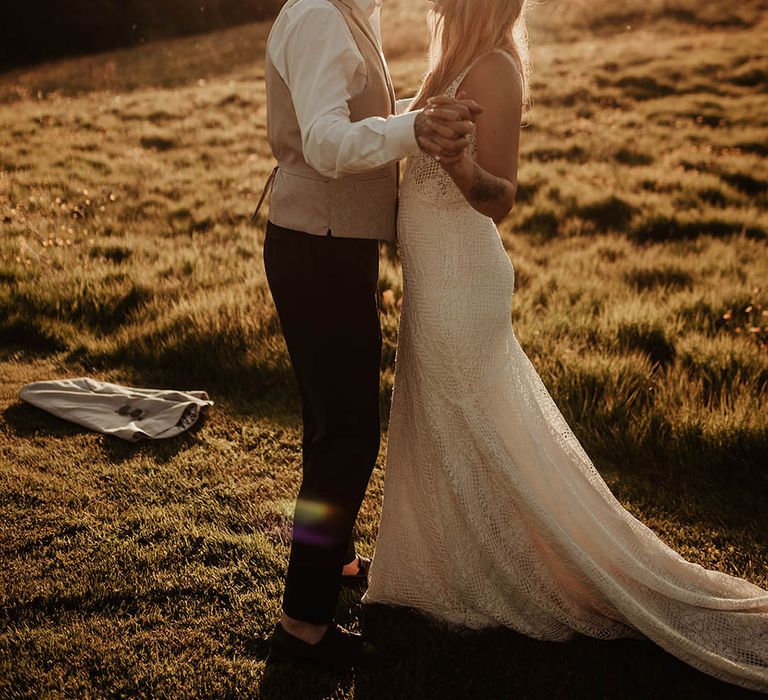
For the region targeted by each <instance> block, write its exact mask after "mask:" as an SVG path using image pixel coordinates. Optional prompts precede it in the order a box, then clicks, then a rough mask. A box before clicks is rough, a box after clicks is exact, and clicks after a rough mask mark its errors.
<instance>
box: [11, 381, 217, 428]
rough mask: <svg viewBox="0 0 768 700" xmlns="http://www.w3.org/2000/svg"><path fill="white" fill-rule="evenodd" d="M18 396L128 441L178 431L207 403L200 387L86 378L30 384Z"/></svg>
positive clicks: (205, 394) (50, 411)
mask: <svg viewBox="0 0 768 700" xmlns="http://www.w3.org/2000/svg"><path fill="white" fill-rule="evenodd" d="M19 397H20V398H21V399H22V400H23V401H26V402H27V403H30V404H32V405H33V406H37V407H38V408H42V409H43V410H44V411H48V413H52V414H53V415H55V416H58V417H59V418H63V419H65V420H68V421H71V422H73V423H77V424H78V425H82V426H84V427H86V428H91V429H92V430H97V431H99V432H101V433H106V434H107V435H114V436H115V437H119V438H122V439H123V440H130V441H131V442H136V441H138V440H143V439H153V440H156V439H160V438H170V437H173V436H175V435H178V434H179V433H183V432H184V431H185V430H188V429H189V428H190V427H192V426H193V425H194V424H195V423H196V422H197V420H198V418H199V417H200V415H201V413H203V412H204V411H205V410H206V409H207V408H208V407H209V406H212V405H213V401H211V400H210V399H209V398H208V394H207V393H206V392H205V391H175V390H173V389H143V388H140V387H132V386H122V385H120V384H112V383H110V382H100V381H97V380H95V379H91V378H90V377H78V378H76V379H55V380H50V381H41V382H32V383H30V384H25V385H24V386H23V387H22V388H21V390H20V391H19Z"/></svg>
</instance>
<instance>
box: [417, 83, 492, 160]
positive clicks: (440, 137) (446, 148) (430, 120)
mask: <svg viewBox="0 0 768 700" xmlns="http://www.w3.org/2000/svg"><path fill="white" fill-rule="evenodd" d="M460 97H461V95H460ZM482 111H483V108H482V107H481V106H480V105H479V104H477V102H475V101H474V100H468V99H455V98H453V97H448V96H446V95H438V96H435V97H430V98H429V99H428V101H427V107H425V108H424V109H423V110H422V112H421V113H420V114H419V115H418V116H417V118H416V124H415V127H414V128H415V131H416V140H417V142H418V144H419V148H421V150H422V151H424V152H425V153H428V154H429V155H431V156H435V157H437V158H439V159H454V158H457V157H459V156H460V155H461V154H462V153H463V151H464V149H465V148H466V147H467V144H468V140H467V137H468V135H469V134H470V133H472V131H473V130H474V127H475V125H474V121H473V120H474V116H475V115H476V114H480V113H481V112H482Z"/></svg>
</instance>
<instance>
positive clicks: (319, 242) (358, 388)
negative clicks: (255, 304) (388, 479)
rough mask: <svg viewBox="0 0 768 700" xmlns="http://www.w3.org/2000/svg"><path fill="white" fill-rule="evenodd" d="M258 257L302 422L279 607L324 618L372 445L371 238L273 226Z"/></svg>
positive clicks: (348, 554)
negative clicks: (299, 460)
mask: <svg viewBox="0 0 768 700" xmlns="http://www.w3.org/2000/svg"><path fill="white" fill-rule="evenodd" d="M264 261H265V267H266V270H267V277H268V280H269V285H270V289H271V291H272V295H273V298H274V300H275V305H276V307H277V310H278V314H279V316H280V323H281V326H282V329H283V334H284V336H285V339H286V344H287V346H288V350H289V353H290V356H291V362H292V364H293V368H294V371H295V372H296V376H297V379H298V382H299V387H300V389H301V395H302V401H303V409H304V427H305V434H304V442H303V448H304V462H303V480H302V485H301V488H300V490H299V495H298V499H297V503H296V511H295V514H294V529H293V539H292V542H291V555H290V560H289V564H288V574H287V577H286V584H285V593H284V597H283V610H284V612H285V613H286V614H287V615H289V616H290V617H293V618H296V619H299V620H305V621H307V622H314V623H317V624H321V623H325V622H330V620H331V619H332V618H333V614H334V610H335V607H336V601H337V598H338V593H339V587H340V583H341V567H342V565H343V564H344V563H348V562H350V561H352V559H353V558H354V548H353V547H354V545H353V543H352V540H351V536H352V529H353V526H354V522H355V518H356V517H357V513H358V511H359V509H360V504H361V502H362V499H363V496H364V494H365V489H366V487H367V484H368V481H369V479H370V475H371V472H372V470H373V466H374V463H375V461H376V456H377V454H378V450H379V367H380V361H381V328H380V325H379V316H378V308H377V302H376V286H377V280H378V242H377V241H375V240H362V239H345V238H335V237H327V236H312V235H310V234H301V233H298V232H291V231H286V230H285V229H279V227H275V226H274V225H272V224H270V225H269V226H268V228H267V237H266V240H265V245H264Z"/></svg>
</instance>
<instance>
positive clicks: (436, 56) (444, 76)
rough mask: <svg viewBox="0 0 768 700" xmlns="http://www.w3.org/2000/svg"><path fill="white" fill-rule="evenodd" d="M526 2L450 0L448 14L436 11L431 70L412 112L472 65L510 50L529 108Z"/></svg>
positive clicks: (431, 22)
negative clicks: (485, 57)
mask: <svg viewBox="0 0 768 700" xmlns="http://www.w3.org/2000/svg"><path fill="white" fill-rule="evenodd" d="M525 6H526V1H525V0H449V3H448V4H447V7H445V8H443V9H442V10H439V11H438V10H436V9H434V8H432V9H431V10H430V11H429V15H428V18H427V22H428V24H429V30H430V44H429V67H428V69H427V73H426V75H425V77H424V81H423V82H422V84H421V88H420V89H419V92H418V93H417V94H416V97H415V98H414V100H413V102H412V103H411V107H410V108H411V109H418V108H419V107H423V106H424V105H425V104H426V101H427V98H428V97H431V96H432V95H439V94H441V93H443V92H445V90H446V89H447V88H448V86H449V85H450V84H451V82H452V81H453V80H455V79H456V77H457V76H458V75H459V74H460V73H461V71H462V70H464V68H466V67H467V66H469V65H470V63H472V61H474V60H475V59H476V58H479V57H480V56H483V55H484V54H486V53H488V52H490V51H493V50H494V49H505V50H506V51H508V52H509V53H510V54H511V55H512V57H513V58H514V59H515V62H516V63H517V66H518V68H519V69H520V76H521V78H522V81H523V104H524V105H527V104H528V102H529V88H528V84H529V82H530V63H529V58H528V32H527V30H526V26H525V9H526V7H525Z"/></svg>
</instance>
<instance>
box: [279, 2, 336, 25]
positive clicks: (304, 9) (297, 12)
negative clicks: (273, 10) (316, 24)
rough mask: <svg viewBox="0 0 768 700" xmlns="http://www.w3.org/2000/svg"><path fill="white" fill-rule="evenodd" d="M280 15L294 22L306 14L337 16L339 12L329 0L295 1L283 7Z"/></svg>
mask: <svg viewBox="0 0 768 700" xmlns="http://www.w3.org/2000/svg"><path fill="white" fill-rule="evenodd" d="M280 14H281V15H283V16H284V17H285V18H286V19H288V20H295V19H298V18H299V17H301V16H303V15H307V14H311V15H313V16H314V17H318V16H320V15H322V14H327V15H329V16H333V15H336V14H339V11H338V9H337V8H336V6H335V5H334V4H333V3H332V2H330V0H296V2H294V3H292V4H289V5H286V6H284V7H283V10H282V12H281V13H280Z"/></svg>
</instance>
